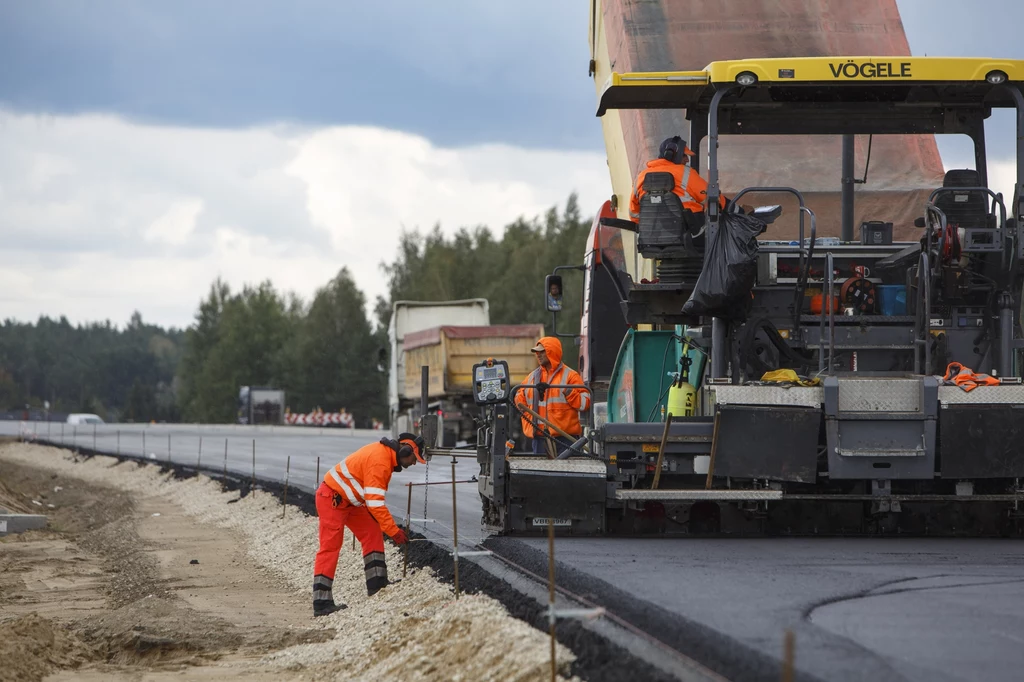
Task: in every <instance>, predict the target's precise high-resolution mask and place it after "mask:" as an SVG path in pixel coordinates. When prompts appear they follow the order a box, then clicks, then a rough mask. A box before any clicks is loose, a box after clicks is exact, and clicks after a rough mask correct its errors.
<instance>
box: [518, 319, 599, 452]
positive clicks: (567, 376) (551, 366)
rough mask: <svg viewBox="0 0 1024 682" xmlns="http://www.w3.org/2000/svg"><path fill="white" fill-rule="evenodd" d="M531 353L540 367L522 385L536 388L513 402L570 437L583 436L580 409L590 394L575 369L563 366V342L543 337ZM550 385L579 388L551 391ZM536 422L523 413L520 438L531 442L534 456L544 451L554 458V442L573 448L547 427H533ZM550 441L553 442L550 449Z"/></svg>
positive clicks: (583, 408)
mask: <svg viewBox="0 0 1024 682" xmlns="http://www.w3.org/2000/svg"><path fill="white" fill-rule="evenodd" d="M531 350H532V351H533V353H534V355H535V356H536V358H537V364H538V365H539V367H537V369H535V370H533V372H531V373H530V375H529V376H528V377H526V381H524V382H523V385H524V386H536V387H537V388H524V389H523V390H522V391H520V392H519V393H517V394H516V403H517V404H519V405H522V406H523V407H529V408H530V409H531V410H533V411H534V412H536V413H537V414H539V415H540V416H541V417H543V418H544V419H546V420H547V421H549V422H551V423H552V424H554V425H555V426H557V427H558V428H559V429H561V430H562V431H565V432H566V433H568V434H569V435H570V436H574V437H579V436H580V434H582V433H583V429H582V427H581V426H580V410H586V409H588V408H589V407H590V394H589V393H587V392H586V391H585V390H582V389H583V388H584V384H583V379H582V378H581V377H580V375H579V373H578V372H577V371H576V370H574V369H570V368H569V367H567V366H566V365H564V364H562V342H561V341H559V340H558V338H557V337H555V336H545V337H544V338H542V339H540V340H539V341H537V345H536V346H534V347H533V348H532V349H531ZM552 385H555V386H558V385H563V386H567V385H579V388H550V386H552ZM535 421H536V420H535V419H534V418H533V417H532V416H530V414H529V413H526V412H523V435H524V436H526V437H527V438H532V439H533V452H534V453H535V454H543V453H545V452H547V453H548V454H549V455H551V456H554V453H553V452H552V450H553V449H554V448H553V446H554V444H555V443H557V444H558V445H561V446H562V447H566V448H567V447H569V446H570V445H572V441H569V440H568V439H566V438H565V437H564V436H561V435H559V434H558V433H557V432H554V431H552V429H551V427H550V426H548V425H546V424H544V423H539V424H534V422H535ZM550 439H553V440H554V443H551V446H552V447H551V449H549V441H550Z"/></svg>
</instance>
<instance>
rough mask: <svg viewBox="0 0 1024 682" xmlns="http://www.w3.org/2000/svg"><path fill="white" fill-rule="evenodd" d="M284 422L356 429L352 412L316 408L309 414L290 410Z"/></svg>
mask: <svg viewBox="0 0 1024 682" xmlns="http://www.w3.org/2000/svg"><path fill="white" fill-rule="evenodd" d="M284 423H285V424H290V425H292V426H340V427H343V428H347V429H354V428H355V426H356V420H355V417H353V416H352V413H350V412H344V411H343V412H323V411H317V410H314V411H313V412H309V413H308V414H294V413H292V412H288V413H286V414H285V416H284Z"/></svg>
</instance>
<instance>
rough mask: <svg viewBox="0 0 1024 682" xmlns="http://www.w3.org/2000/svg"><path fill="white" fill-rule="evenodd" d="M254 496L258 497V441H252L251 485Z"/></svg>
mask: <svg viewBox="0 0 1024 682" xmlns="http://www.w3.org/2000/svg"><path fill="white" fill-rule="evenodd" d="M249 490H251V491H252V496H253V498H254V499H255V497H256V439H255V438H253V439H252V482H251V483H250V484H249Z"/></svg>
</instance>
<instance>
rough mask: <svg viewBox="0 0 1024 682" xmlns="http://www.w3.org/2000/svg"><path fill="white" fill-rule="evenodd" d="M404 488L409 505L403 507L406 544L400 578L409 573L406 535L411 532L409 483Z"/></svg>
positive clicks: (410, 486)
mask: <svg viewBox="0 0 1024 682" xmlns="http://www.w3.org/2000/svg"><path fill="white" fill-rule="evenodd" d="M405 487H406V489H407V490H408V491H409V503H408V505H406V507H405V534H406V536H407V537H406V542H405V559H404V560H403V563H402V577H403V578H404V577H405V574H406V573H408V572H409V539H408V535H409V533H411V532H412V485H411V484H409V483H406V484H405ZM452 487H453V488H454V487H455V486H454V485H453V486H452Z"/></svg>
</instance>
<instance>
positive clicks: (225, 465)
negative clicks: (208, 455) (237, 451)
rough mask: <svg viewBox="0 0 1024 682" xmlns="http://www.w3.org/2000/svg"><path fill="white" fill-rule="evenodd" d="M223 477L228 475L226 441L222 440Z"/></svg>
mask: <svg viewBox="0 0 1024 682" xmlns="http://www.w3.org/2000/svg"><path fill="white" fill-rule="evenodd" d="M224 475H225V476H227V475H228V439H227V438H225V439H224Z"/></svg>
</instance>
